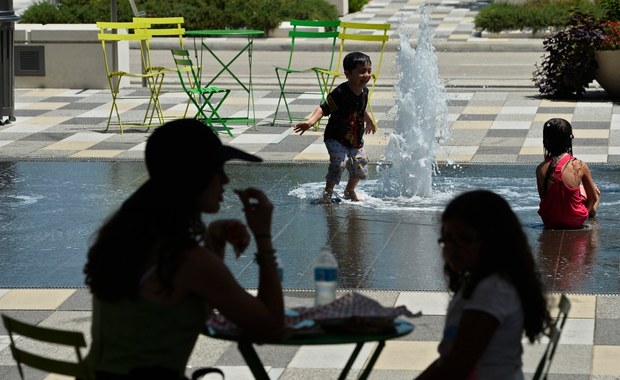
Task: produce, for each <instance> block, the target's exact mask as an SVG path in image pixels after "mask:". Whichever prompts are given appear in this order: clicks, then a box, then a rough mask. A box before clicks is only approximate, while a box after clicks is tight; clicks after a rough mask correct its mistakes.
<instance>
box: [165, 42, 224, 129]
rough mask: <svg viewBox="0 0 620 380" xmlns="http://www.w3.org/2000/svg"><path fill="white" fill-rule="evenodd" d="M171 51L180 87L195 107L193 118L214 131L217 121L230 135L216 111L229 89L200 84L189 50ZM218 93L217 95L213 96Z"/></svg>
mask: <svg viewBox="0 0 620 380" xmlns="http://www.w3.org/2000/svg"><path fill="white" fill-rule="evenodd" d="M171 52H172V57H173V59H174V63H175V64H176V67H177V72H178V74H179V80H180V81H181V87H183V91H185V93H186V94H187V96H189V99H190V101H191V102H192V103H193V104H194V105H195V106H196V108H197V112H196V114H195V115H194V119H200V120H202V121H203V122H204V123H205V124H206V125H208V126H209V127H211V129H213V131H214V132H216V133H218V132H219V128H217V127H216V126H215V125H214V123H218V124H220V125H221V128H222V129H224V131H226V132H227V133H228V135H230V136H232V135H233V133H232V131H231V130H230V128H229V127H228V125H227V124H226V119H224V118H222V117H221V116H220V114H219V112H218V111H219V109H220V107H221V106H222V104H223V103H224V100H226V98H227V97H228V95H229V94H230V90H229V89H223V88H219V87H216V86H202V85H201V84H200V76H199V74H198V73H197V72H196V70H195V69H194V67H195V66H194V64H193V62H192V59H191V58H190V55H189V51H187V50H186V49H172V50H171ZM218 94H219V97H214V96H215V95H218ZM206 107H209V110H210V112H206V110H205V108H206Z"/></svg>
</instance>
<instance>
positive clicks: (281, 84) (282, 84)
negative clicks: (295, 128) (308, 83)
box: [271, 69, 293, 125]
mask: <svg viewBox="0 0 620 380" xmlns="http://www.w3.org/2000/svg"><path fill="white" fill-rule="evenodd" d="M288 75H289V73H288V72H287V73H286V75H285V76H284V81H282V80H281V78H280V73H279V72H278V70H277V69H276V77H277V78H278V86H279V87H280V97H279V98H278V105H277V106H276V112H275V114H274V115H273V122H272V123H271V125H276V120H277V118H278V111H279V110H280V104H281V103H282V100H284V106H285V107H286V114H287V115H288V122H289V123H292V122H293V118H292V117H291V112H290V110H289V107H288V101H287V99H286V92H285V90H284V89H285V88H286V81H287V80H288Z"/></svg>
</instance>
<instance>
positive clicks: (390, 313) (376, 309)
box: [208, 292, 421, 331]
mask: <svg viewBox="0 0 620 380" xmlns="http://www.w3.org/2000/svg"><path fill="white" fill-rule="evenodd" d="M293 310H294V311H295V312H296V313H297V315H295V316H287V317H285V324H286V327H288V328H296V326H299V325H298V324H299V323H300V322H301V321H304V320H314V321H316V322H317V323H319V324H321V322H327V321H338V320H340V321H344V320H347V319H351V318H361V319H368V320H372V319H377V320H379V319H380V320H393V319H394V318H396V317H399V316H406V317H418V316H420V315H421V313H419V312H418V313H416V314H413V313H412V312H411V311H409V310H408V309H407V308H406V307H405V306H398V307H384V306H381V304H379V303H378V302H377V301H375V300H373V299H371V298H368V297H366V296H364V295H362V294H359V293H355V292H352V293H347V294H345V295H344V296H342V297H340V298H337V299H336V300H335V301H334V302H332V303H329V304H327V305H322V306H313V307H300V308H295V309H293ZM208 325H209V326H210V327H212V328H214V329H216V330H224V331H225V330H230V329H235V328H236V326H235V325H234V324H233V323H232V322H230V321H229V320H228V319H226V317H224V316H223V315H221V314H216V315H214V316H213V317H212V318H211V319H210V320H209V322H208Z"/></svg>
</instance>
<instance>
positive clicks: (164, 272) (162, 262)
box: [84, 183, 205, 301]
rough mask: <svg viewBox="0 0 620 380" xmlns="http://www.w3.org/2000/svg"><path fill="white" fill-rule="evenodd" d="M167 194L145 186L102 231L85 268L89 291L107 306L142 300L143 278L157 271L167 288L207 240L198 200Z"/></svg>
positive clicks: (92, 246)
mask: <svg viewBox="0 0 620 380" xmlns="http://www.w3.org/2000/svg"><path fill="white" fill-rule="evenodd" d="M178 195H179V196H172V194H170V193H167V194H162V193H161V191H159V188H157V187H156V186H154V185H153V184H152V183H147V184H146V185H143V186H142V187H141V188H140V189H139V190H138V191H136V192H135V193H134V194H133V195H132V196H131V197H130V198H129V199H128V200H127V201H125V203H124V204H123V206H122V207H121V208H120V209H119V210H118V211H117V212H116V213H115V214H114V215H113V216H112V217H111V218H110V219H109V220H108V221H107V222H106V223H105V224H104V225H103V226H102V227H101V228H100V229H99V231H98V233H97V235H96V237H95V241H94V243H93V244H92V245H91V247H90V249H89V251H88V261H87V263H86V265H85V267H84V273H85V274H86V285H87V286H88V287H90V290H91V292H92V293H93V294H94V295H95V296H96V297H97V298H99V299H101V300H103V301H118V300H120V299H123V298H126V297H129V298H133V297H135V296H136V295H137V292H138V289H139V286H140V280H141V277H142V276H143V275H144V274H145V273H146V272H147V271H148V270H149V269H150V268H151V267H155V268H156V272H155V273H156V275H157V276H158V278H159V280H160V282H161V283H162V284H163V286H164V289H162V290H164V291H169V290H171V289H172V276H173V274H174V273H175V271H176V269H177V268H178V266H179V263H180V262H181V260H183V256H182V254H183V253H184V252H186V251H187V250H188V249H190V248H192V247H194V246H196V245H197V244H198V243H199V242H200V241H201V239H202V237H203V233H204V230H205V225H204V223H203V222H202V220H201V217H200V213H199V211H198V210H197V207H196V202H197V194H196V193H194V194H191V195H190V194H185V196H180V194H178Z"/></svg>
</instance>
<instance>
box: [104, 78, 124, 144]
mask: <svg viewBox="0 0 620 380" xmlns="http://www.w3.org/2000/svg"><path fill="white" fill-rule="evenodd" d="M122 79H123V77H122V76H120V77H118V79H117V80H116V85H115V88H114V90H113V91H112V108H111V109H110V118H111V117H112V110H114V111H116V118H117V119H118V127H119V129H120V133H121V135H122V134H123V132H124V131H123V122H122V121H121V112H120V110H119V109H118V102H117V100H118V95H119V93H120V87H121V80H122ZM110 118H108V126H107V127H106V129H105V131H106V132H107V131H108V127H109V126H110Z"/></svg>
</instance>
